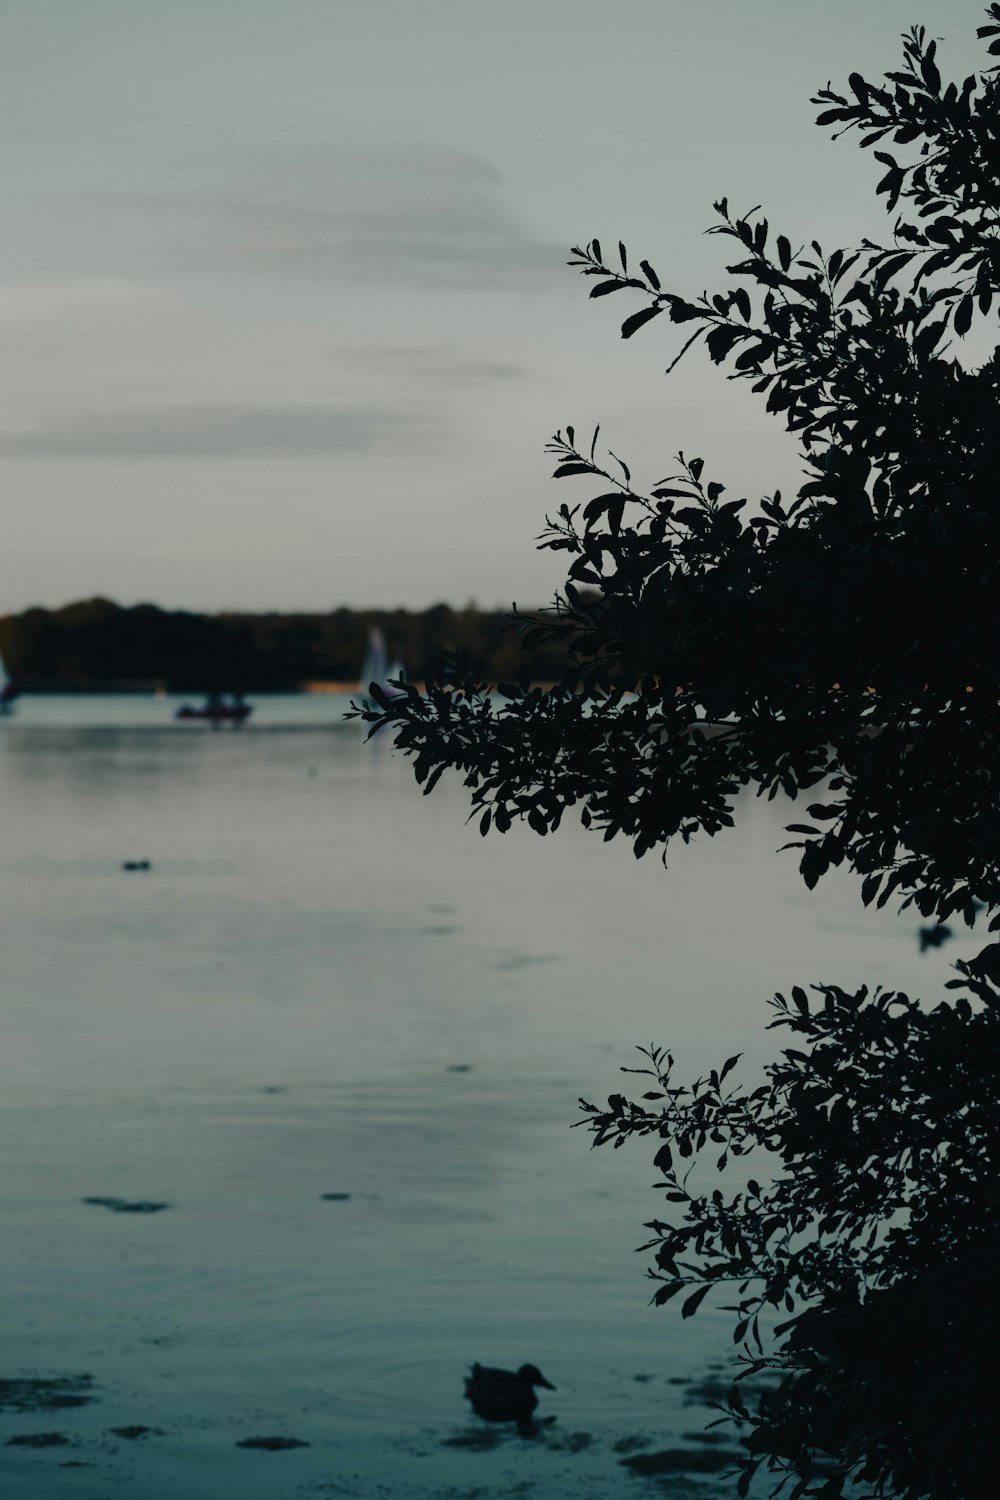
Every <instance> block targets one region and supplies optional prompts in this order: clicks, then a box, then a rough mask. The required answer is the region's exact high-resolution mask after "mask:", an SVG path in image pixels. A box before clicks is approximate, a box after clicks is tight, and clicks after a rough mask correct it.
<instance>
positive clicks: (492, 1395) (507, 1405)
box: [465, 1365, 555, 1435]
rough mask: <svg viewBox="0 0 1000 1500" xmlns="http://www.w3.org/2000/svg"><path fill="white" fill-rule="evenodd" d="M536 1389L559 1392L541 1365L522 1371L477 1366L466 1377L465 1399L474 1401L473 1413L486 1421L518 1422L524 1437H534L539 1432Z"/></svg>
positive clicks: (524, 1368)
mask: <svg viewBox="0 0 1000 1500" xmlns="http://www.w3.org/2000/svg"><path fill="white" fill-rule="evenodd" d="M536 1385H543V1386H544V1387H545V1389H546V1390H547V1391H554V1390H555V1386H554V1385H553V1384H552V1382H551V1381H549V1380H546V1379H545V1376H544V1375H543V1374H542V1372H541V1370H540V1369H539V1368H538V1366H537V1365H522V1366H521V1368H520V1369H519V1370H493V1369H490V1368H489V1366H487V1365H473V1366H472V1370H471V1372H470V1373H469V1374H468V1375H467V1376H466V1377H465V1399H466V1400H467V1401H471V1403H472V1410H473V1411H474V1412H475V1414H476V1416H477V1417H482V1418H483V1420H484V1421H486V1422H516V1423H517V1429H518V1431H519V1432H520V1433H523V1434H526V1435H530V1434H531V1433H532V1432H533V1431H534V1430H535V1428H534V1410H535V1407H536V1406H537V1405H538V1397H537V1396H536V1395H535V1386H536Z"/></svg>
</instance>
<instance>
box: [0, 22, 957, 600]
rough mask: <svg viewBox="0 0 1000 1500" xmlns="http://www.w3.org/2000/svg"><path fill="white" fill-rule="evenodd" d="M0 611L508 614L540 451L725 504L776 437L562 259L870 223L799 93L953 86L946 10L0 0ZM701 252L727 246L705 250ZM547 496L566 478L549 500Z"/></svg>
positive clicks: (703, 270)
mask: <svg viewBox="0 0 1000 1500" xmlns="http://www.w3.org/2000/svg"><path fill="white" fill-rule="evenodd" d="M0 19H2V27H0V120H2V139H3V143H4V151H3V156H2V164H0V192H2V201H3V205H4V224H5V231H4V241H3V249H2V251H0V325H2V326H0V340H2V343H0V371H2V374H0V462H2V470H3V474H2V483H3V506H2V514H3V517H4V522H3V532H2V536H0V612H8V611H11V610H16V609H20V608H22V607H24V606H26V605H28V604H33V603H41V604H48V605H58V604H60V603H63V602H65V601H67V600H69V599H74V598H81V597H85V596H88V595H91V594H95V593H103V594H107V595H110V596H111V597H113V598H115V599H118V600H120V601H122V602H124V603H132V602H135V601H138V600H140V599H148V600H152V601H154V602H157V603H161V604H163V605H168V606H173V607H178V606H183V607H191V608H199V609H208V610H216V609H225V608H242V609H269V608H274V609H295V608H304V609H328V608H332V607H334V606H335V605H337V604H340V603H347V604H354V605H366V604H367V605H382V606H392V605H396V604H404V605H409V606H413V607H420V606H424V605H427V604H430V603H432V602H434V601H436V600H447V601H449V602H452V603H456V604H461V603H464V602H465V601H466V600H468V599H470V598H475V599H477V600H478V601H479V602H480V603H481V604H486V605H493V604H497V603H500V604H504V605H506V604H509V603H510V602H511V601H512V600H514V599H516V600H518V601H519V602H520V603H523V604H533V603H538V602H542V601H544V600H546V599H548V598H549V597H550V596H551V594H552V592H553V591H554V589H555V588H556V586H557V585H558V584H559V582H560V581H561V577H562V572H561V570H560V567H559V558H560V554H550V553H538V552H536V550H535V546H534V538H535V537H536V536H537V534H538V532H539V530H540V529H541V526H542V524H543V522H544V514H545V511H546V509H553V508H554V507H555V506H556V505H557V504H558V503H559V501H560V500H562V499H568V498H569V497H570V496H573V497H574V498H575V499H583V498H586V497H587V493H588V492H587V491H586V489H584V488H578V489H576V490H574V489H573V488H572V485H573V483H574V482H573V481H570V480H565V481H559V482H553V481H552V480H550V479H549V478H548V475H549V474H550V473H551V465H550V464H549V463H548V462H547V460H546V458H545V455H544V454H543V452H542V449H543V446H544V443H545V440H546V439H547V437H548V436H549V435H550V434H551V433H552V432H553V431H554V430H555V429H556V428H557V427H562V426H565V425H566V423H567V422H571V423H574V424H575V425H576V426H577V427H578V428H580V429H588V430H589V428H590V427H591V426H592V425H593V424H594V423H595V422H597V421H600V422H601V423H602V434H603V435H604V436H605V437H606V438H607V440H608V442H609V444H610V446H611V447H612V448H614V449H615V451H616V452H618V453H620V454H622V455H623V456H625V457H628V458H629V459H630V460H634V463H633V469H634V472H635V477H636V479H637V482H638V481H642V480H647V481H652V480H654V479H657V478H660V477H662V476H663V475H664V474H666V473H669V472H671V470H672V467H673V466H672V463H671V457H672V455H673V454H675V453H676V452H677V450H678V449H679V448H683V449H684V450H685V451H686V452H688V453H701V454H703V455H704V457H705V459H706V465H707V467H708V468H710V469H711V470H712V472H713V475H714V476H715V477H717V478H719V479H721V480H723V481H724V482H725V483H726V484H727V485H728V486H729V488H730V490H731V491H733V492H737V493H741V494H747V495H749V496H751V497H758V496H759V495H761V494H763V493H767V492H769V491H770V490H772V489H773V488H774V487H775V486H776V485H778V486H787V485H788V484H789V483H794V480H795V477H796V474H797V472H798V466H797V463H796V456H795V449H794V446H791V445H790V444H789V440H788V439H787V438H786V437H784V435H783V434H782V432H781V429H780V426H779V425H778V423H777V422H776V421H775V420H774V419H773V418H766V417H765V416H764V415H763V414H762V413H761V412H760V411H759V410H758V407H757V404H756V398H754V397H752V396H751V395H750V393H749V391H748V389H747V388H746V387H744V386H734V385H730V384H727V382H726V381H725V379H724V378H723V377H722V376H721V375H720V373H719V372H718V371H717V370H715V369H714V368H713V367H711V366H709V365H707V363H706V362H705V361H704V360H703V359H700V358H697V357H695V358H693V359H691V360H690V361H687V360H686V361H685V363H684V364H683V365H681V366H680V367H679V369H678V370H677V371H676V372H675V373H674V374H673V375H672V376H671V377H670V378H669V379H667V378H665V377H664V374H663V370H664V366H665V364H666V363H667V362H668V360H669V358H670V357H671V356H672V354H673V353H674V352H676V347H677V345H676V343H675V340H676V337H677V335H676V333H674V334H671V331H670V328H669V326H668V325H666V323H665V322H664V321H663V320H661V321H660V322H658V323H656V324H655V325H653V326H652V327H651V328H650V329H648V330H646V331H644V332H643V333H641V334H640V335H638V336H637V337H636V338H635V339H633V340H632V341H631V342H628V343H625V342H622V340H621V339H620V337H619V334H618V327H619V324H620V322H621V319H622V317H623V316H624V315H625V313H626V312H627V311H628V310H629V308H630V306H635V307H637V306H638V305H640V304H638V303H635V304H629V303H628V302H627V300H626V299H627V296H628V294H626V293H623V294H620V295H619V296H618V297H615V298H612V299H608V300H603V301H598V302H593V303H588V300H587V295H586V294H587V290H588V283H587V282H585V281H581V280H579V279H578V275H577V273H576V272H574V271H572V270H570V269H569V268H567V267H566V265H565V261H566V259H567V252H568V249H569V247H570V246H571V245H572V244H573V243H575V242H577V241H579V240H581V239H583V240H586V239H589V238H592V237H593V236H595V235H597V236H598V237H600V238H602V239H604V240H606V241H608V242H609V243H611V242H614V241H615V240H617V239H618V238H619V237H621V238H623V239H624V240H625V242H626V244H627V245H628V246H629V248H630V250H631V251H632V253H633V254H634V255H635V256H636V258H639V257H641V256H645V257H647V258H648V259H650V260H651V261H652V262H653V264H654V265H655V266H656V268H657V269H658V271H659V273H660V277H661V280H662V282H663V284H664V286H666V287H668V288H674V289H676V290H678V291H681V292H686V293H689V294H693V293H697V292H699V291H701V290H703V289H704V288H705V287H706V286H709V287H714V286H715V285H720V286H721V285H725V284H726V276H725V272H724V270H723V269H722V266H723V264H724V259H725V248H724V245H725V242H723V241H719V240H716V239H711V238H709V239H704V238H702V235H701V231H702V229H703V228H704V227H705V226H706V225H707V224H708V223H709V222H710V221H711V204H712V200H713V199H714V198H717V197H719V196H721V195H722V194H724V193H728V195H729V198H730V203H731V205H732V207H733V208H737V209H746V208H750V207H752V206H753V205H754V204H756V203H763V204H764V205H765V208H766V210H767V211H768V213H769V217H770V219H771V222H772V224H773V225H775V227H778V226H780V228H781V229H783V230H784V232H785V233H787V234H788V235H789V237H790V238H791V239H793V241H796V242H801V241H802V240H803V239H812V238H819V239H820V240H821V241H822V242H823V243H824V245H825V246H826V248H827V249H833V248H834V247H835V246H836V245H837V244H846V243H850V242H853V241H855V240H856V239H857V238H858V236H859V235H860V234H862V233H866V232H868V233H872V234H876V235H878V234H881V232H882V230H883V225H884V216H883V214H882V211H881V209H879V208H877V207H875V206H873V201H872V195H871V188H872V185H873V183H874V181H875V180H876V179H877V176H878V175H880V171H879V167H878V163H876V162H873V161H872V160H871V159H870V156H869V154H868V153H861V152H859V151H858V149H857V147H856V146H855V145H854V144H853V143H852V141H851V139H850V138H848V139H845V140H844V141H841V142H839V143H831V141H830V138H829V132H828V131H823V130H818V129H816V128H815V127H814V126H813V124H812V119H813V116H814V114H815V111H814V110H813V109H812V107H811V106H810V104H809V96H810V94H812V93H813V92H815V90H816V88H817V87H820V86H822V85H823V84H825V82H826V81H827V79H832V80H833V81H834V83H835V84H837V83H844V82H845V81H846V77H847V74H848V73H849V72H850V71H851V70H852V69H854V68H857V69H858V70H860V71H861V72H863V73H865V74H866V75H867V76H868V77H874V76H876V75H877V74H880V73H881V72H883V71H884V70H885V69H887V68H891V67H894V66H896V65H897V63H898V59H899V48H900V42H899V33H900V32H901V31H902V30H903V29H905V28H906V27H907V26H908V25H910V24H912V23H913V22H922V23H923V24H925V25H927V26H928V28H929V29H930V30H931V31H932V33H933V34H934V35H937V36H941V37H942V38H944V42H943V46H942V59H941V60H942V61H943V72H944V73H945V74H946V75H949V74H951V73H952V72H954V73H957V74H958V75H959V76H960V77H961V76H963V75H964V74H965V73H967V72H969V71H971V70H972V69H973V68H974V67H977V66H979V65H980V63H981V62H982V60H983V58H984V56H985V54H984V53H983V51H982V50H981V46H980V44H977V43H976V40H975V28H976V26H977V25H978V24H979V23H980V22H981V21H982V19H983V5H982V4H980V3H969V0H878V3H876V4H872V3H871V0H616V3H615V4H614V5H609V4H607V0H31V3H30V4H28V3H24V0H0ZM730 258H731V257H730ZM577 483H578V484H579V483H580V482H577Z"/></svg>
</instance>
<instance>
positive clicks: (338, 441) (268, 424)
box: [0, 403, 441, 461]
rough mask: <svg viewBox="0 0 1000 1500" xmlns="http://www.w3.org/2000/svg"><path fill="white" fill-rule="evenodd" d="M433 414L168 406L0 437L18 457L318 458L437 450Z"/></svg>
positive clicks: (79, 418) (56, 422)
mask: <svg viewBox="0 0 1000 1500" xmlns="http://www.w3.org/2000/svg"><path fill="white" fill-rule="evenodd" d="M440 432H441V428H440V425H439V423H438V421H437V419H436V418H435V417H434V416H433V415H432V414H427V413H414V412H400V411H392V410H387V409H385V408H378V407H374V406H361V405H359V406H354V407H340V408H331V407H326V406H266V405H235V404H234V405H222V404H216V405H213V404H211V403H204V404H200V405H198V406H161V407H155V408H151V409H150V408H145V409H138V408H136V409H132V410H119V411H113V412H108V411H104V412H81V411H75V412H70V413H65V414H53V415H51V416H50V417H49V418H48V419H47V420H46V421H45V422H43V423H41V424H40V425H38V426H36V427H35V428H33V429H31V430H30V431H25V432H14V433H7V434H4V435H2V436H0V453H5V454H6V455H7V456H8V457H12V458H101V459H140V460H145V459H155V460H157V461H159V460H163V459H187V458H197V459H236V458H270V457H282V458H286V459H287V458H316V457H325V456H328V455H332V454H352V453H369V452H372V451H374V450H378V449H394V450H412V449H415V448H428V447H434V446H436V445H437V442H438V440H439V437H440Z"/></svg>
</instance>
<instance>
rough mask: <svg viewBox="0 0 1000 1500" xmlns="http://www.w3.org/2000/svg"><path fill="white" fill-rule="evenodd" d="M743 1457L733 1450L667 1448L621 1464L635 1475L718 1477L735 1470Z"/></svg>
mask: <svg viewBox="0 0 1000 1500" xmlns="http://www.w3.org/2000/svg"><path fill="white" fill-rule="evenodd" d="M739 1457H740V1455H739V1454H738V1453H734V1452H733V1451H732V1450H731V1449H728V1448H727V1449H722V1448H701V1449H697V1448H664V1449H663V1450H662V1451H661V1452H660V1453H636V1454H633V1456H632V1457H631V1458H623V1459H620V1460H619V1462H620V1463H621V1464H622V1466H623V1467H624V1468H626V1469H631V1470H632V1473H633V1474H641V1475H643V1476H645V1477H651V1476H654V1475H659V1474H718V1473H720V1472H721V1471H722V1470H723V1469H731V1468H732V1467H733V1465H734V1464H735V1463H736V1461H737V1459H738V1458H739Z"/></svg>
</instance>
